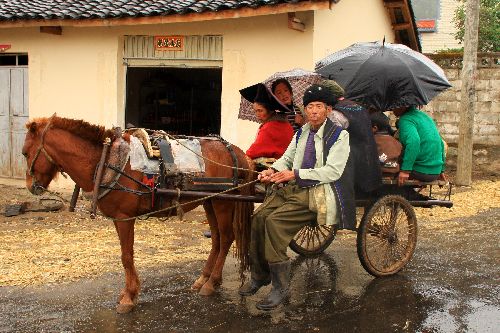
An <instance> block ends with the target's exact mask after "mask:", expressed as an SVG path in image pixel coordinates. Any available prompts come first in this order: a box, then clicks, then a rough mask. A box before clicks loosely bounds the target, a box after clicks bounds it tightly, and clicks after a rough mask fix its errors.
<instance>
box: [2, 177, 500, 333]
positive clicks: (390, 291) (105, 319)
mask: <svg viewBox="0 0 500 333" xmlns="http://www.w3.org/2000/svg"><path fill="white" fill-rule="evenodd" d="M499 188H500V181H499V180H498V179H496V178H495V177H481V178H479V179H477V180H476V181H475V182H474V184H473V186H472V187H471V188H459V189H455V191H454V196H453V201H454V203H455V206H454V207H453V208H452V209H446V208H433V209H416V213H417V217H418V223H419V239H418V244H417V250H416V253H415V256H414V258H413V260H412V261H411V262H410V264H409V265H408V266H407V267H406V268H405V269H404V270H403V271H402V272H401V273H399V274H398V275H397V276H395V277H392V278H387V279H373V278H372V277H371V276H370V275H368V274H367V273H366V272H364V270H363V269H362V267H361V265H360V264H359V261H358V260H357V256H356V251H355V234H353V233H352V232H340V233H339V235H338V238H337V239H336V240H335V241H334V243H333V244H332V245H331V246H330V248H329V249H328V250H327V251H326V253H325V254H324V255H323V256H320V257H317V258H313V259H303V258H298V257H296V256H295V255H293V254H292V253H290V255H291V256H292V258H293V260H294V261H293V267H294V268H293V270H292V274H293V277H292V286H291V290H292V298H291V301H290V304H288V305H287V306H285V307H280V308H279V309H278V310H276V311H272V312H269V313H262V312H259V311H257V310H256V309H255V302H256V301H258V299H259V298H260V297H262V296H263V295H264V293H265V292H267V289H266V290H263V291H261V292H259V293H258V294H257V295H255V296H252V297H249V298H248V299H242V298H240V297H239V296H238V295H237V288H238V285H239V280H238V274H237V269H236V262H235V260H234V259H232V258H229V259H228V262H227V263H226V266H225V268H224V283H223V285H222V286H221V288H220V291H219V293H218V294H217V295H216V296H215V297H213V298H204V297H200V296H198V295H196V294H193V293H191V292H190V291H189V286H190V285H191V283H192V282H193V281H194V279H195V278H196V277H197V275H198V274H199V272H200V270H201V268H202V265H203V260H204V259H205V258H206V257H207V255H208V250H209V248H210V240H209V239H207V238H204V237H203V236H202V232H203V231H204V230H206V229H207V226H206V225H205V224H203V223H202V222H203V221H204V217H203V214H202V213H201V211H199V210H197V211H195V212H193V213H190V214H188V215H186V216H185V218H184V221H178V220H176V219H175V218H172V219H169V220H167V221H160V220H157V219H151V220H147V221H140V222H138V223H137V227H136V242H135V244H136V245H135V257H136V263H137V268H138V271H139V274H140V276H141V279H142V286H143V289H142V293H141V295H140V299H139V305H138V307H137V308H136V310H135V311H134V312H133V313H131V314H128V315H125V316H120V315H117V314H116V313H115V312H114V308H115V301H116V297H117V295H118V293H119V290H120V288H121V287H122V284H123V274H122V267H121V263H120V255H119V253H120V252H119V245H118V241H117V236H116V233H115V230H114V227H113V225H112V223H111V222H110V221H108V220H106V219H103V218H97V219H95V220H92V219H90V218H89V215H88V212H87V210H88V206H89V205H88V204H89V203H88V201H80V202H79V204H78V206H77V211H76V212H75V213H69V212H67V211H65V210H63V211H60V212H38V213H26V214H22V215H19V216H15V217H5V216H0V262H1V266H0V299H1V302H0V332H27V331H30V332H35V331H37V332H42V331H43V332H250V331H255V330H258V331H262V332H280V331H285V332H288V331H292V332H316V331H320V332H332V331H333V332H348V331H349V332H382V331H385V332H494V331H495V327H500V320H499V318H500V302H499V301H498V300H499V299H500V298H499V296H500V295H499V294H500V288H499V286H500V283H499V282H500V281H499V278H498V277H499V276H500V274H499V271H500V269H499V264H498V263H499V262H500V253H499V249H498V244H500V192H499ZM69 195H70V193H62V196H63V197H66V198H69ZM34 199H35V198H33V197H32V196H31V194H29V192H28V191H27V190H26V189H25V188H24V186H22V184H20V185H18V186H7V185H0V209H1V211H3V206H5V205H6V204H12V203H15V202H21V201H26V200H34Z"/></svg>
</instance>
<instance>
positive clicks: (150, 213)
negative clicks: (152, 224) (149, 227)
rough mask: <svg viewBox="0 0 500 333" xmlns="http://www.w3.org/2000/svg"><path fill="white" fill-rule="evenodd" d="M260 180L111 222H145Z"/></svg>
mask: <svg viewBox="0 0 500 333" xmlns="http://www.w3.org/2000/svg"><path fill="white" fill-rule="evenodd" d="M259 181H260V180H258V179H255V180H252V181H249V182H248V183H244V184H241V185H238V186H235V187H231V188H229V189H227V190H225V191H222V192H217V193H214V194H211V195H207V196H206V197H203V198H199V199H195V200H191V201H188V202H184V203H182V204H176V205H172V206H170V207H166V208H163V209H160V210H155V211H152V212H149V213H145V214H141V215H136V216H132V217H128V218H125V219H113V221H115V222H125V221H130V220H135V219H140V220H146V219H148V218H149V217H150V216H151V215H154V214H158V213H162V212H166V211H169V210H172V209H174V208H179V207H183V206H187V205H189V204H193V203H196V202H203V201H205V200H208V199H211V198H214V197H216V196H218V195H219V194H224V193H227V192H231V191H234V190H237V189H240V188H242V187H245V186H249V185H252V184H255V183H257V182H259Z"/></svg>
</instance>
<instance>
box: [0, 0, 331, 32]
mask: <svg viewBox="0 0 500 333" xmlns="http://www.w3.org/2000/svg"><path fill="white" fill-rule="evenodd" d="M9 1H12V0H9ZM4 2H6V0H3V1H2V0H0V4H2V3H4ZM107 2H108V3H110V1H107ZM153 2H154V1H150V2H148V3H150V4H151V3H153ZM195 2H196V1H195ZM222 2H224V1H222ZM226 2H239V3H252V4H256V3H261V5H259V6H250V5H247V6H243V5H242V6H239V7H238V8H234V9H231V8H228V7H223V8H222V9H217V10H212V9H210V8H208V9H206V10H204V11H200V12H194V11H190V12H182V13H170V14H165V13H164V14H159V15H154V13H153V15H148V16H145V15H140V14H138V15H135V16H132V15H128V16H121V17H108V16H104V17H102V18H84V17H83V16H82V17H77V18H57V17H55V18H50V19H40V18H36V17H37V16H36V15H32V16H33V18H22V19H8V18H5V17H2V16H1V6H0V28H23V27H47V26H48V27H50V26H59V27H69V26H72V27H99V26H106V27H110V26H131V25H152V24H167V23H182V22H200V21H210V20H222V19H233V18H243V17H253V16H262V15H276V14H283V13H290V12H302V11H311V10H321V9H329V8H330V0H281V1H280V0H274V1H265V0H264V1H263V0H261V1H226ZM23 3H28V2H27V1H23Z"/></svg>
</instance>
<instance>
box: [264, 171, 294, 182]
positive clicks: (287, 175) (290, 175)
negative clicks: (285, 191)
mask: <svg viewBox="0 0 500 333" xmlns="http://www.w3.org/2000/svg"><path fill="white" fill-rule="evenodd" d="M292 179H295V173H294V172H293V171H292V170H283V171H280V172H276V173H273V174H272V175H271V177H270V180H271V181H272V182H273V183H276V184H279V183H285V182H287V181H289V180H292Z"/></svg>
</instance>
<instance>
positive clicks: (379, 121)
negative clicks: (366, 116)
mask: <svg viewBox="0 0 500 333" xmlns="http://www.w3.org/2000/svg"><path fill="white" fill-rule="evenodd" d="M370 120H371V122H372V126H377V128H378V130H379V131H386V132H388V133H389V134H391V135H392V134H394V130H393V129H392V127H391V125H390V123H389V117H387V116H386V115H385V114H383V113H382V112H380V111H377V112H373V113H371V114H370Z"/></svg>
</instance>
